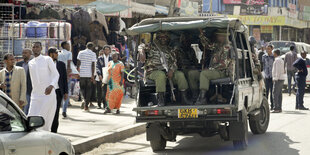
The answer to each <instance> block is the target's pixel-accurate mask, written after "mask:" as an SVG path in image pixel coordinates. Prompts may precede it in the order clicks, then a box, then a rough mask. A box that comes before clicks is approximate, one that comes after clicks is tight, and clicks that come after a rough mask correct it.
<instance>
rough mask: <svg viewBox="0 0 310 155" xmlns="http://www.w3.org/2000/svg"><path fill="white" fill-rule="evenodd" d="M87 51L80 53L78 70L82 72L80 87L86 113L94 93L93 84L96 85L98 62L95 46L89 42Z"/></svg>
mask: <svg viewBox="0 0 310 155" xmlns="http://www.w3.org/2000/svg"><path fill="white" fill-rule="evenodd" d="M86 47H87V49H85V50H83V51H80V52H79V54H78V56H77V59H78V62H77V68H78V71H79V72H80V87H81V92H82V95H83V96H84V102H85V103H84V111H85V112H88V111H89V109H88V105H89V103H90V99H91V95H92V93H93V91H92V83H95V82H96V81H95V75H94V74H95V63H96V61H97V58H96V53H94V52H93V50H94V48H95V45H94V43H92V42H88V43H87V45H86Z"/></svg>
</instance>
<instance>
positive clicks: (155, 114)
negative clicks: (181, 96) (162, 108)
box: [144, 110, 159, 116]
mask: <svg viewBox="0 0 310 155" xmlns="http://www.w3.org/2000/svg"><path fill="white" fill-rule="evenodd" d="M158 114H159V111H158V110H148V111H145V112H144V115H145V116H157V115H158Z"/></svg>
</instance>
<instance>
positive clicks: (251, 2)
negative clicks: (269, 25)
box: [246, 0, 265, 5]
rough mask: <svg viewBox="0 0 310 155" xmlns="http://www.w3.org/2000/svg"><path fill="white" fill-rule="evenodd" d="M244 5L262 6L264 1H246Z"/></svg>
mask: <svg viewBox="0 0 310 155" xmlns="http://www.w3.org/2000/svg"><path fill="white" fill-rule="evenodd" d="M246 4H247V5H264V4H265V1H264V0H247V2H246Z"/></svg>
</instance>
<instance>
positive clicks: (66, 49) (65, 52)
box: [58, 41, 72, 117]
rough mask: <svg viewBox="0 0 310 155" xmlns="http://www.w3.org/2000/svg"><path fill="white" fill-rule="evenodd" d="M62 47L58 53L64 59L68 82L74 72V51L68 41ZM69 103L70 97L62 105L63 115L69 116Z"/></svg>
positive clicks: (59, 58) (61, 59)
mask: <svg viewBox="0 0 310 155" xmlns="http://www.w3.org/2000/svg"><path fill="white" fill-rule="evenodd" d="M61 47H62V50H61V52H60V53H59V54H58V61H62V62H63V63H65V67H66V72H67V77H68V78H67V79H68V82H67V83H70V81H71V78H70V74H71V73H72V68H71V62H72V53H71V52H70V44H69V43H68V42H67V41H64V42H62V43H61ZM68 105H69V97H68V98H67V99H66V100H64V101H63V105H62V116H63V117H67V107H68Z"/></svg>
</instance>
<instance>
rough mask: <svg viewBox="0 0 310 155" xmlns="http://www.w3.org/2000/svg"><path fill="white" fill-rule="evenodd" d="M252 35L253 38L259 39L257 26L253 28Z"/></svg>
mask: <svg viewBox="0 0 310 155" xmlns="http://www.w3.org/2000/svg"><path fill="white" fill-rule="evenodd" d="M253 37H254V38H255V40H257V41H260V29H259V28H253Z"/></svg>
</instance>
